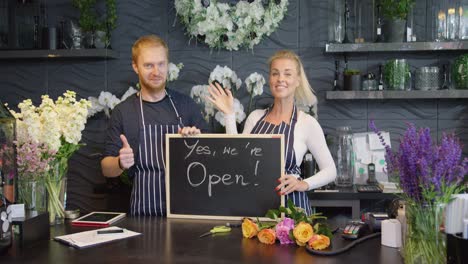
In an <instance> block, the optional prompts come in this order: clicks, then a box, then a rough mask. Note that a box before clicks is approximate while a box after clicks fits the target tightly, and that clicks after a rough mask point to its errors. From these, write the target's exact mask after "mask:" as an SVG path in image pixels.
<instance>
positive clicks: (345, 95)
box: [326, 90, 468, 100]
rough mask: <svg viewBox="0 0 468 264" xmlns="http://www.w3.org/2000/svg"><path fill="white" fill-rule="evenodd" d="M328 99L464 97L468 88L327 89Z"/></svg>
mask: <svg viewBox="0 0 468 264" xmlns="http://www.w3.org/2000/svg"><path fill="white" fill-rule="evenodd" d="M326 98H327V100H362V99H365V100H373V99H377V100H386V99H463V98H468V90H436V91H416V90H415V91H327V92H326Z"/></svg>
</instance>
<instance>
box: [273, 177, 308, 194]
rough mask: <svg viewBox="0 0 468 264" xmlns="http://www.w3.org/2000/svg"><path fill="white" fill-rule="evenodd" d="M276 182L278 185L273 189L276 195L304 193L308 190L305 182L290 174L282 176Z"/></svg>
mask: <svg viewBox="0 0 468 264" xmlns="http://www.w3.org/2000/svg"><path fill="white" fill-rule="evenodd" d="M278 182H279V183H280V184H279V185H278V186H276V188H275V190H276V191H277V192H278V195H287V194H290V193H292V192H294V191H298V192H305V191H307V190H308V189H309V185H308V184H307V183H306V182H304V181H302V180H301V178H298V177H296V176H295V175H291V174H285V175H283V176H282V177H281V178H279V179H278Z"/></svg>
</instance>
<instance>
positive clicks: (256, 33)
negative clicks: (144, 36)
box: [174, 0, 288, 50]
mask: <svg viewBox="0 0 468 264" xmlns="http://www.w3.org/2000/svg"><path fill="white" fill-rule="evenodd" d="M174 6H175V9H176V13H177V16H178V17H179V19H180V21H181V23H182V24H183V25H184V26H185V28H186V30H187V34H188V35H190V36H191V37H195V38H197V39H198V40H199V41H201V42H205V43H206V44H208V46H209V47H210V48H223V49H227V50H238V49H239V48H240V47H244V46H245V47H248V48H250V49H253V46H254V45H256V44H258V43H260V41H261V40H262V38H263V37H264V36H269V35H270V34H271V33H272V32H273V31H275V30H276V28H277V27H278V26H279V23H280V22H281V20H283V17H284V15H285V14H286V11H287V6H288V1H287V0H253V1H237V3H236V4H228V3H218V1H217V0H211V1H210V0H200V1H193V0H175V2H174Z"/></svg>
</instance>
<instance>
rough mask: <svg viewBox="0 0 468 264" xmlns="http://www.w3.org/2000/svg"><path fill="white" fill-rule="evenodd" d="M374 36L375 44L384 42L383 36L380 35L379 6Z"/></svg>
mask: <svg viewBox="0 0 468 264" xmlns="http://www.w3.org/2000/svg"><path fill="white" fill-rule="evenodd" d="M376 34H377V37H376V39H375V42H377V43H378V42H384V39H383V35H382V16H381V14H380V4H378V5H377V27H376Z"/></svg>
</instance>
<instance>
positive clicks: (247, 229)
mask: <svg viewBox="0 0 468 264" xmlns="http://www.w3.org/2000/svg"><path fill="white" fill-rule="evenodd" d="M257 233H258V226H257V224H256V223H254V222H253V221H252V220H250V219H248V218H244V221H242V235H244V237H245V238H252V237H254V236H256V235H257Z"/></svg>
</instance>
